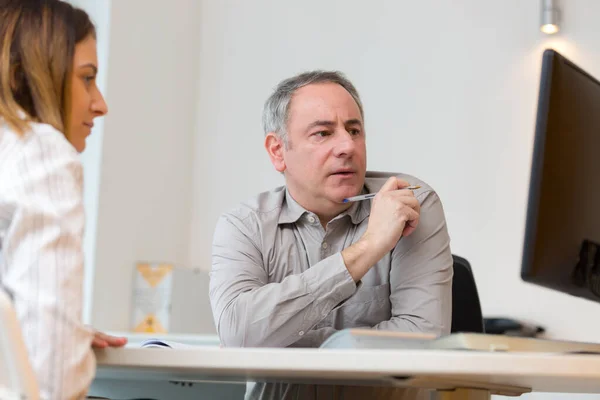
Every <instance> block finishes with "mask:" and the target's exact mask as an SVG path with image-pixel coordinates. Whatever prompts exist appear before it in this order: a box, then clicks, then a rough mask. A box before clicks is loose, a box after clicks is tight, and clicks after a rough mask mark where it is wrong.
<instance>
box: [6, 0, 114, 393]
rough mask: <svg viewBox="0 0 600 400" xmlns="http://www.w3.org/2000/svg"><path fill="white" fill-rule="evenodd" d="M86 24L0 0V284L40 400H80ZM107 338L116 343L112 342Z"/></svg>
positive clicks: (83, 373) (29, 3)
mask: <svg viewBox="0 0 600 400" xmlns="http://www.w3.org/2000/svg"><path fill="white" fill-rule="evenodd" d="M97 71H98V61H97V55H96V35H95V28H94V25H93V24H92V23H91V21H90V19H89V17H88V15H87V14H86V13H85V12H84V11H82V10H79V9H76V8H73V7H72V6H71V5H69V4H68V3H65V2H62V1H59V0H0V290H4V291H5V292H6V293H8V295H9V296H10V297H11V298H12V301H13V304H14V307H15V310H16V312H17V316H18V318H19V321H20V323H21V328H22V331H23V336H24V340H25V344H26V346H27V349H28V353H29V358H30V360H31V363H32V366H33V369H34V371H35V372H36V375H37V380H38V384H39V386H40V391H41V398H43V399H74V398H81V397H85V394H86V392H87V389H88V386H89V384H90V382H91V380H92V379H93V376H94V372H95V359H94V354H93V352H92V350H91V347H90V344H91V343H92V341H93V340H95V344H97V345H100V346H103V345H106V344H107V343H106V342H105V340H103V339H109V342H110V340H112V338H106V337H103V336H98V337H97V338H96V339H94V332H93V331H91V330H90V329H88V328H86V327H85V326H84V325H83V323H82V320H81V314H82V303H83V295H82V289H83V251H82V238H83V227H84V211H83V193H82V187H83V182H82V166H81V163H80V161H79V157H78V154H77V153H78V152H81V151H83V150H84V149H85V140H86V138H87V136H88V135H89V134H90V132H91V129H92V127H93V121H94V119H95V118H97V117H100V116H103V115H105V114H106V112H107V107H106V103H105V102H104V98H103V97H102V94H101V93H100V91H99V90H98V87H97V86H96V74H97ZM109 344H117V345H120V344H121V345H122V344H123V342H122V341H121V342H119V341H118V340H115V341H113V342H111V343H109Z"/></svg>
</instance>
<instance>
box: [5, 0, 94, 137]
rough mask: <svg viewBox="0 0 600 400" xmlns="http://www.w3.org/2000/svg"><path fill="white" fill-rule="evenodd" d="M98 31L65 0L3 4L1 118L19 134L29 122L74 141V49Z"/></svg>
mask: <svg viewBox="0 0 600 400" xmlns="http://www.w3.org/2000/svg"><path fill="white" fill-rule="evenodd" d="M90 35H91V36H93V37H95V36H96V30H95V28H94V25H93V23H92V22H91V21H90V18H89V16H88V15H87V13H86V12H85V11H83V10H81V9H78V8H75V7H73V6H71V5H70V4H68V3H65V2H63V1H60V0H0V117H1V118H3V119H4V121H5V122H6V123H7V124H8V125H9V127H11V128H12V129H14V130H15V131H16V132H18V133H19V134H23V133H25V132H26V131H27V130H28V129H29V122H41V123H46V124H49V125H52V126H53V127H54V128H56V129H57V130H59V131H60V132H63V134H64V135H65V136H66V137H67V138H69V132H68V126H69V119H70V106H71V96H70V94H71V74H72V70H73V55H74V53H75V45H76V44H77V43H79V42H81V41H83V40H84V39H86V38H87V37H88V36H90Z"/></svg>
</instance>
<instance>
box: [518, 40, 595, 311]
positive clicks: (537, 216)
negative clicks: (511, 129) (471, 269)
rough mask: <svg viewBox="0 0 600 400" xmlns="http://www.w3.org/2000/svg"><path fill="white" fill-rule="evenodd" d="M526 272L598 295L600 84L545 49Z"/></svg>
mask: <svg viewBox="0 0 600 400" xmlns="http://www.w3.org/2000/svg"><path fill="white" fill-rule="evenodd" d="M521 276H522V278H523V279H524V280H525V281H527V282H531V283H535V284H537V285H541V286H545V287H547V288H551V289H555V290H558V291H561V292H564V293H569V294H572V295H575V296H580V297H584V298H587V299H590V300H595V301H600V82H599V81H598V80H596V79H595V78H594V77H592V76H591V75H590V74H588V73H586V72H585V71H584V70H582V69H581V68H579V67H578V66H577V65H575V64H574V63H573V62H571V61H569V60H567V59H566V58H565V57H563V56H561V55H560V54H559V53H557V52H556V51H554V50H546V51H545V52H544V55H543V61H542V71H541V81H540V91H539V99H538V110H537V120H536V128H535V143H534V148H533V160H532V168H531V179H530V186H529V202H528V206H527V219H526V229H525V241H524V249H523V265H522V270H521Z"/></svg>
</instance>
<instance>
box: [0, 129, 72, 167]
mask: <svg viewBox="0 0 600 400" xmlns="http://www.w3.org/2000/svg"><path fill="white" fill-rule="evenodd" d="M3 153H5V154H4V157H0V158H4V159H5V160H8V159H11V158H12V159H13V160H15V161H16V160H17V159H22V158H23V157H25V158H29V157H37V156H41V155H46V156H48V157H50V156H61V157H73V158H78V157H77V151H76V150H75V148H74V147H73V146H72V145H71V144H70V143H69V141H68V140H67V138H66V137H65V135H63V133H62V132H60V131H59V130H57V129H56V128H54V127H53V126H52V125H49V124H42V123H38V122H30V123H29V129H28V130H27V131H26V132H24V133H23V134H19V133H17V132H16V131H15V130H13V129H11V128H10V127H9V126H8V125H6V124H5V123H0V154H3Z"/></svg>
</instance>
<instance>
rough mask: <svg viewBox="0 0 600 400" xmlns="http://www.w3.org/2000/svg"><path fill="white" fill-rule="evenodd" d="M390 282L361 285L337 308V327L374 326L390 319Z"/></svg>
mask: <svg viewBox="0 0 600 400" xmlns="http://www.w3.org/2000/svg"><path fill="white" fill-rule="evenodd" d="M390 316H391V306H390V284H389V283H384V284H383V285H378V286H361V287H360V288H359V289H358V290H357V291H356V293H354V294H353V295H352V296H351V297H350V298H348V300H346V301H345V302H344V303H343V304H342V305H341V306H340V307H339V308H338V309H337V310H336V315H335V316H334V319H335V322H334V325H335V327H336V329H344V328H356V327H372V326H373V325H376V324H378V323H379V322H381V321H386V320H388V319H390Z"/></svg>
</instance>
